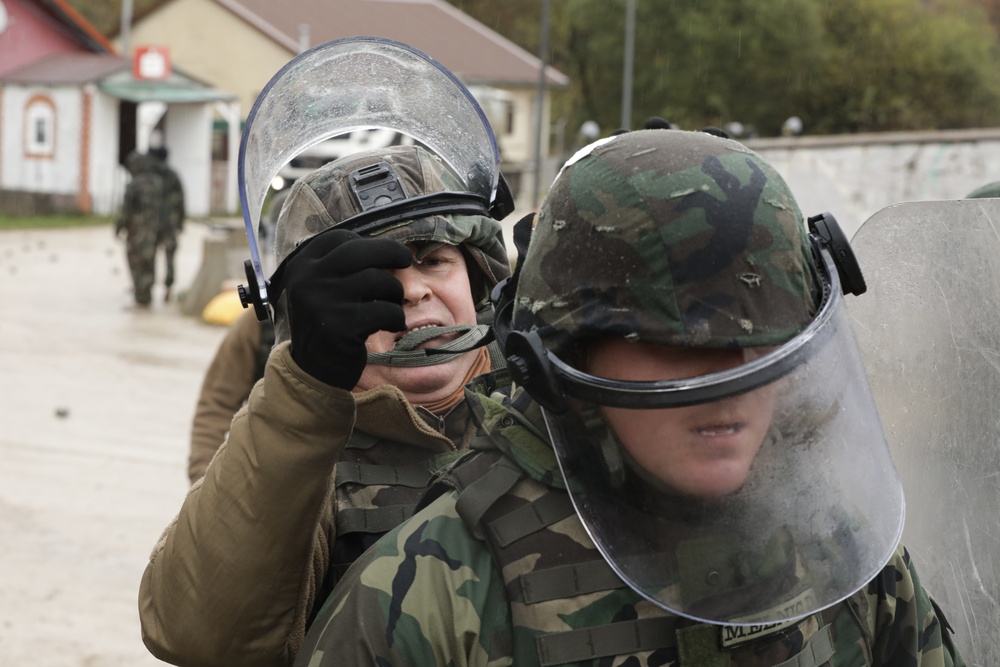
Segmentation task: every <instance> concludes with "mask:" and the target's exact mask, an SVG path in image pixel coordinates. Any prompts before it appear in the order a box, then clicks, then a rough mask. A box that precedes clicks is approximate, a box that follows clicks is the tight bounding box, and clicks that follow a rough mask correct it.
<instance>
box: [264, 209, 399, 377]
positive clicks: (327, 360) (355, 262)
mask: <svg viewBox="0 0 1000 667" xmlns="http://www.w3.org/2000/svg"><path fill="white" fill-rule="evenodd" d="M412 263H413V253H411V252H410V250H409V249H408V248H407V247H406V246H404V245H402V244H401V243H397V242H396V241H390V240H388V239H371V238H364V237H361V236H359V235H358V234H356V233H354V232H351V231H347V230H344V229H334V230H331V231H328V232H324V233H322V234H320V235H318V236H316V238H314V239H311V240H309V241H307V242H306V243H305V244H304V245H303V246H302V247H301V248H299V249H298V250H296V251H295V252H294V253H293V254H291V255H289V257H288V258H287V259H286V260H285V262H283V263H282V265H281V267H279V269H278V271H276V272H275V274H274V276H272V278H271V283H270V285H271V286H270V288H269V289H268V291H269V292H270V293H271V295H272V298H274V299H275V300H276V302H277V300H278V299H279V298H281V299H285V301H286V304H287V307H286V308H278V309H276V311H277V313H279V315H278V317H283V316H285V314H287V317H288V320H289V321H288V326H289V329H290V331H291V335H292V343H291V347H292V349H291V352H292V359H294V360H295V363H296V364H298V365H299V366H300V367H301V368H302V370H304V371H305V372H306V373H309V375H311V376H313V377H314V378H316V379H317V380H320V381H321V382H325V383H326V384H329V385H332V386H334V387H340V388H341V389H348V390H350V389H353V388H354V386H355V385H356V384H357V383H358V379H359V378H360V377H361V372H362V371H363V370H364V369H365V364H366V363H367V353H366V350H365V340H366V339H367V338H368V336H370V335H371V334H373V333H375V332H376V331H403V330H405V329H406V316H405V315H404V314H403V305H402V304H403V286H402V284H401V283H400V282H399V281H398V280H396V278H394V277H393V276H392V275H390V274H389V273H388V272H387V271H385V270H384V269H403V268H406V267H408V266H410V264H412Z"/></svg>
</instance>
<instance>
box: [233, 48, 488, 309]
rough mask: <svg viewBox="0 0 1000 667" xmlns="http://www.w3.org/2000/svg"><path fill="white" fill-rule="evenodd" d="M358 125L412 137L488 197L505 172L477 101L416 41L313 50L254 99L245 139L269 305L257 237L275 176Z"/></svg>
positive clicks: (243, 163) (245, 168)
mask: <svg viewBox="0 0 1000 667" xmlns="http://www.w3.org/2000/svg"><path fill="white" fill-rule="evenodd" d="M361 130H391V131H393V132H398V133H400V134H403V135H406V136H408V137H411V138H412V139H414V140H416V141H417V142H419V143H420V144H422V145H424V146H426V147H427V148H428V149H430V150H431V151H433V152H434V153H436V154H437V155H439V156H440V157H441V158H442V159H443V160H444V161H445V162H446V163H447V164H448V166H449V167H451V169H452V170H453V171H454V173H455V174H456V175H457V176H458V177H459V179H460V180H462V182H463V183H464V186H465V189H466V191H467V192H469V193H472V194H473V195H476V196H479V197H481V198H482V199H483V201H487V202H488V201H491V200H492V198H493V195H494V193H495V191H496V188H497V183H498V180H499V174H500V172H499V164H500V153H499V149H498V148H497V144H496V139H495V137H494V135H493V130H492V129H491V128H490V125H489V123H488V121H487V120H486V116H485V114H484V113H483V111H482V109H481V108H480V106H479V104H478V103H477V102H476V100H475V99H474V98H473V97H472V95H471V93H469V91H468V89H467V88H466V87H465V86H464V85H463V84H462V83H461V82H460V81H459V80H458V79H456V78H455V76H454V75H453V74H452V73H451V72H449V71H448V70H446V69H445V68H444V67H442V66H441V65H440V64H439V63H437V62H436V61H434V60H433V59H431V58H430V57H428V56H427V55H425V54H423V53H421V52H420V51H418V50H416V49H414V48H412V47H410V46H407V45H405V44H401V43H399V42H394V41H391V40H387V39H381V38H376V37H352V38H348V39H342V40H336V41H332V42H328V43H326V44H322V45H320V46H317V47H315V48H313V49H310V50H309V51H306V52H304V53H302V54H300V55H299V56H297V57H296V58H294V59H293V60H291V61H290V62H289V63H288V64H287V65H285V66H284V67H283V68H282V69H281V70H280V71H279V72H278V73H277V74H275V75H274V77H273V78H272V79H271V81H270V82H269V83H268V84H267V86H266V87H265V88H264V90H263V91H262V92H261V94H260V95H259V96H258V97H257V100H256V102H254V106H253V108H252V109H251V110H250V114H249V115H248V117H247V122H246V125H245V126H244V129H243V137H242V141H241V143H240V157H239V190H240V204H241V205H242V208H243V220H244V224H245V225H246V230H247V238H248V240H249V243H250V254H251V261H252V263H253V267H254V272H255V274H256V278H257V283H258V287H259V289H260V291H261V296H262V297H263V298H264V300H265V301H266V287H265V279H264V278H265V276H264V272H263V268H262V266H261V256H260V244H259V243H258V237H257V235H258V229H259V221H260V216H261V209H262V206H263V202H264V198H265V196H266V194H267V191H268V188H269V186H270V184H271V181H272V180H273V179H274V177H275V175H277V174H278V172H279V170H280V169H281V168H282V167H283V166H284V165H285V164H286V163H288V162H289V160H291V159H292V158H293V157H295V156H297V155H299V154H300V153H302V152H303V151H304V150H306V149H307V148H310V147H312V146H314V145H316V144H318V143H320V142H321V141H324V140H326V139H330V138H333V137H341V136H345V135H349V134H350V133H352V132H357V131H361Z"/></svg>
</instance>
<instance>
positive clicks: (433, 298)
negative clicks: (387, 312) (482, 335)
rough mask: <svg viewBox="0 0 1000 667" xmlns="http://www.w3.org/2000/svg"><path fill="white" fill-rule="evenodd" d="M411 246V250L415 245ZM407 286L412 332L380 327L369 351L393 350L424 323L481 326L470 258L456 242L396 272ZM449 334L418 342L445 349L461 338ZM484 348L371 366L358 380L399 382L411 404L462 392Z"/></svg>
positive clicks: (364, 384) (368, 385) (367, 384)
mask: <svg viewBox="0 0 1000 667" xmlns="http://www.w3.org/2000/svg"><path fill="white" fill-rule="evenodd" d="M408 247H410V249H411V250H413V249H414V247H413V246H412V245H411V246H408ZM392 275H393V276H395V277H396V278H397V279H398V280H399V282H401V283H402V284H403V313H404V314H405V315H406V328H407V330H406V332H390V331H379V332H376V333H374V334H372V335H371V336H369V337H368V341H367V347H368V351H369V352H388V351H390V350H392V349H393V347H395V345H396V341H397V340H399V339H400V338H402V337H403V335H404V334H405V333H408V332H409V331H412V330H413V329H417V328H419V327H423V326H454V325H458V324H476V305H475V302H474V301H473V298H472V288H471V286H470V284H469V272H468V269H467V268H466V263H465V257H464V256H463V255H462V251H461V250H459V249H458V248H457V247H456V246H448V245H446V246H441V247H440V248H437V249H436V250H433V251H432V252H430V253H429V254H428V255H427V256H425V257H424V258H423V259H422V260H421V261H420V262H414V263H413V265H412V266H410V267H408V268H405V269H397V270H393V271H392ZM459 335H460V334H449V335H446V336H439V337H438V338H433V339H431V340H429V341H427V342H426V343H423V344H421V345H419V346H418V349H420V348H426V347H440V346H441V345H442V344H444V343H446V342H448V341H450V340H454V339H455V338H458V336H459ZM478 354H479V350H473V351H471V352H467V353H465V354H463V355H461V356H459V357H456V358H455V359H453V360H451V361H448V362H446V363H443V364H437V365H434V366H419V367H415V368H398V367H395V366H376V365H372V364H369V365H368V366H366V367H365V370H364V372H363V373H362V374H361V379H360V381H359V382H358V387H359V388H361V389H372V388H374V387H377V386H380V385H383V384H394V385H396V386H397V387H399V388H400V389H401V390H402V391H403V393H404V394H405V395H406V397H407V399H408V400H409V401H410V403H413V404H422V403H430V402H433V401H438V400H440V399H442V398H446V397H448V396H450V395H451V394H453V393H454V392H456V391H458V390H459V389H460V388H461V387H462V384H463V381H464V379H465V376H466V374H467V373H468V372H469V369H470V368H471V367H472V364H473V363H474V362H475V360H476V356H477V355H478Z"/></svg>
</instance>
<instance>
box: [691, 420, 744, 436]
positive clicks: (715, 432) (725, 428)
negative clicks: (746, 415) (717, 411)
mask: <svg viewBox="0 0 1000 667" xmlns="http://www.w3.org/2000/svg"><path fill="white" fill-rule="evenodd" d="M745 426H746V424H744V423H743V422H730V423H725V424H712V425H710V426H699V427H697V428H695V429H694V432H695V433H697V434H698V435H701V436H705V437H707V438H718V437H722V436H727V435H736V434H737V433H739V432H740V431H742V430H743V428H744V427H745Z"/></svg>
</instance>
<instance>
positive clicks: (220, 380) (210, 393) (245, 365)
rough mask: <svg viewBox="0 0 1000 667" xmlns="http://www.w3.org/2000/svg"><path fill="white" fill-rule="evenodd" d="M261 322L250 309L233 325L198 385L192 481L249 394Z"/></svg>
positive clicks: (254, 376)
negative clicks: (199, 385) (199, 386)
mask: <svg viewBox="0 0 1000 667" xmlns="http://www.w3.org/2000/svg"><path fill="white" fill-rule="evenodd" d="M259 353H260V324H259V323H258V322H257V317H256V315H255V314H254V312H253V311H252V310H248V311H246V312H244V313H243V314H242V315H240V317H238V318H237V319H236V321H235V322H234V323H233V324H232V326H231V327H230V329H229V331H228V332H227V333H226V336H225V338H223V339H222V342H221V343H220V344H219V349H218V351H216V353H215V357H214V358H213V359H212V363H211V364H210V365H209V367H208V370H207V371H206V372H205V379H204V380H203V381H202V384H201V392H200V393H199V395H198V403H197V405H196V406H195V410H194V419H193V420H192V422H191V453H190V455H189V456H188V477H189V478H190V479H191V483H192V484H193V483H194V482H196V481H197V480H199V479H201V478H202V477H203V476H204V475H205V469H206V468H208V463H209V461H211V460H212V457H213V456H215V452H216V451H217V450H218V449H219V447H220V446H221V445H222V441H223V440H225V439H226V433H227V432H228V431H229V425H230V423H232V421H233V416H234V415H235V414H236V411H237V410H239V409H240V408H241V407H242V406H243V404H244V403H245V402H246V400H247V398H249V397H250V390H251V389H253V385H254V383H255V382H256V381H257V379H258V378H257V373H258V370H257V361H258V358H259V357H258V355H259Z"/></svg>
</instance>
